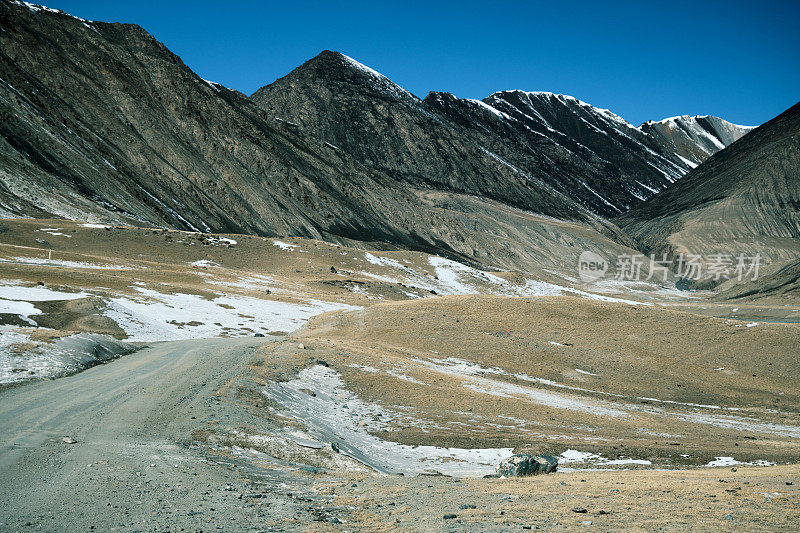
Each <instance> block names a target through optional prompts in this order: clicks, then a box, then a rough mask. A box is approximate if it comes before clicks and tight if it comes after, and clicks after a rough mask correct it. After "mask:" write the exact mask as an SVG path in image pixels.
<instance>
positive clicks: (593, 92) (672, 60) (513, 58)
mask: <svg viewBox="0 0 800 533" xmlns="http://www.w3.org/2000/svg"><path fill="white" fill-rule="evenodd" d="M40 1H41V0H40ZM45 4H46V5H48V6H50V7H53V8H58V9H62V10H64V11H66V12H68V13H71V14H73V15H77V16H80V17H83V18H87V19H92V20H102V21H106V22H131V23H136V24H139V25H141V26H143V27H144V28H145V29H146V30H148V31H149V32H150V33H151V34H153V35H154V36H155V37H156V38H157V39H158V40H160V41H162V42H163V43H164V44H166V45H167V47H169V48H170V49H171V50H172V51H173V52H175V53H176V54H178V55H179V56H181V58H183V60H184V61H185V62H186V64H188V65H189V66H190V67H191V68H192V69H193V70H194V71H195V72H197V73H198V74H199V75H200V76H202V77H204V78H206V79H210V80H212V81H216V82H219V83H222V84H223V85H225V86H227V87H231V88H234V89H238V90H240V91H242V92H244V93H247V94H250V93H252V92H253V91H255V90H256V89H258V88H259V87H261V86H262V85H265V84H268V83H270V82H272V81H274V80H275V79H277V78H279V77H281V76H283V75H285V74H287V73H288V72H289V71H291V70H292V69H293V68H295V67H296V66H298V65H300V64H301V63H302V62H304V61H305V60H307V59H309V58H311V57H313V56H315V55H316V54H317V53H319V52H320V51H321V50H324V49H331V50H338V51H340V52H343V53H345V54H347V55H349V56H352V57H354V58H355V59H358V60H359V61H361V62H362V63H365V64H367V65H369V66H371V67H372V68H374V69H376V70H378V71H379V72H382V73H383V74H385V75H386V76H388V77H389V78H391V79H392V80H393V81H395V82H397V83H399V84H400V85H402V86H403V87H405V88H406V89H408V90H410V91H411V92H413V93H414V94H416V95H417V96H419V97H424V96H425V95H426V94H427V93H428V91H430V90H436V91H448V92H451V93H453V94H455V95H457V96H460V97H466V98H483V97H485V96H488V95H489V94H491V93H493V92H494V91H498V90H505V89H524V90H542V91H553V92H558V93H564V94H569V95H572V96H575V97H578V98H580V99H582V100H585V101H587V102H589V103H591V104H593V105H596V106H598V107H604V108H609V109H611V110H612V111H614V112H615V113H617V114H619V115H621V116H622V117H623V118H625V119H627V120H628V121H630V122H632V123H634V124H636V125H638V124H639V123H641V122H644V121H645V120H648V119H654V120H658V119H661V118H665V117H668V116H674V115H682V114H692V115H693V114H712V115H718V116H721V117H723V118H725V119H728V120H730V121H732V122H735V123H739V124H747V125H751V124H752V125H756V124H760V123H763V122H765V121H766V120H769V119H770V118H772V117H774V116H775V115H777V114H778V113H780V112H782V111H784V110H785V109H786V108H788V107H790V106H791V105H793V104H794V103H796V102H797V101H798V99H800V30H798V24H799V23H800V1H797V0H784V1H769V0H766V1H760V2H757V1H753V2H743V1H738V0H730V1H727V2H723V1H720V2H716V1H714V2H703V1H699V0H698V1H693V2H684V1H671V2H647V1H644V2H642V1H639V2H606V3H604V2H598V1H581V0H573V1H572V2H566V3H565V2H557V1H549V2H521V1H520V2H493V3H488V2H486V3H484V2H470V1H467V0H464V1H460V2H447V1H439V2H392V3H383V2H351V1H340V2H331V1H327V2H317V1H314V2H299V3H294V2H292V1H290V0H289V1H286V0H283V1H281V2H246V1H237V2H219V1H216V2H207V1H203V0H198V1H192V2H188V1H173V2H171V1H163V0H162V1H157V2H154V1H143V2H134V1H131V2H108V1H90V0H85V1H78V0H63V1H62V0H50V1H45Z"/></svg>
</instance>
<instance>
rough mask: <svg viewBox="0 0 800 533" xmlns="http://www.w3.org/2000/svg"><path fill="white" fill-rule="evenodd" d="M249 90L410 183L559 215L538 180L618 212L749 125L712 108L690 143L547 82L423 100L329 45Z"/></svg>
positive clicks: (277, 111)
mask: <svg viewBox="0 0 800 533" xmlns="http://www.w3.org/2000/svg"><path fill="white" fill-rule="evenodd" d="M252 99H253V100H254V101H256V102H257V103H258V104H259V105H260V106H261V107H262V108H264V109H265V110H266V111H267V112H269V113H270V114H272V115H274V116H275V117H280V118H282V119H284V120H291V121H293V122H295V123H297V124H299V125H300V126H301V127H302V128H303V129H304V130H306V131H310V132H313V133H314V134H315V135H318V136H319V137H320V138H323V139H326V140H327V141H328V142H330V143H332V144H335V145H336V146H339V147H341V148H342V149H343V150H345V151H347V152H348V153H349V154H351V155H352V156H353V157H354V158H356V159H357V160H359V161H361V162H363V163H364V164H365V165H367V166H369V167H370V168H374V169H376V170H378V171H380V172H385V173H387V174H390V175H392V176H394V177H397V178H401V179H403V180H404V181H406V182H408V183H411V184H413V185H414V186H415V187H430V188H436V189H442V188H445V189H447V190H452V191H454V192H463V193H467V194H480V195H485V196H488V197H490V198H492V199H495V200H498V201H501V202H504V203H507V204H509V205H513V206H515V207H519V208H521V209H527V210H531V211H536V212H542V213H544V214H548V215H554V216H559V217H562V218H563V217H564V216H569V214H568V213H564V212H563V211H561V210H562V209H563V205H562V204H561V203H560V202H559V203H558V204H555V205H553V208H554V209H548V208H546V207H545V206H543V205H542V196H541V194H540V193H538V191H539V190H540V189H542V188H543V187H544V188H547V189H550V190H555V191H558V193H560V194H562V195H564V196H567V197H569V198H570V199H572V200H575V201H576V202H578V203H579V204H580V205H582V206H584V207H585V208H587V209H589V210H591V211H593V212H595V213H598V214H600V215H603V216H616V215H619V214H621V213H623V212H625V211H627V210H628V209H629V208H630V207H632V206H633V205H637V204H638V203H640V202H641V201H642V200H644V199H646V198H649V197H650V196H652V195H653V194H655V193H656V192H658V191H659V190H661V189H663V188H664V187H666V186H667V185H668V184H669V183H672V182H674V181H676V180H678V179H680V178H681V177H682V176H683V175H684V174H685V173H686V172H687V171H688V170H690V169H691V168H693V166H696V163H697V162H699V161H701V160H703V159H704V158H705V157H707V155H708V154H709V153H713V152H714V151H716V150H718V149H719V147H724V146H725V145H727V144H730V142H733V140H735V139H736V138H739V137H740V136H741V135H743V134H744V133H745V132H746V129H742V130H741V131H740V130H739V129H737V128H739V127H738V126H734V125H731V124H729V123H727V122H725V121H724V120H722V119H717V118H715V117H710V119H711V120H713V121H714V124H718V125H719V131H720V132H722V134H721V135H720V136H719V137H717V136H715V135H716V133H714V132H713V131H712V132H710V133H708V134H707V135H708V136H711V138H713V144H712V145H711V146H710V147H706V144H707V143H708V139H707V138H706V137H703V136H701V135H700V134H698V135H696V138H697V139H698V142H701V143H702V144H701V145H700V146H696V147H695V146H688V147H687V146H684V144H685V143H684V142H683V140H682V139H681V141H680V142H675V141H673V140H672V139H671V138H669V137H666V136H665V135H664V134H661V133H660V130H656V129H655V128H654V129H653V131H658V135H655V134H651V133H650V130H649V129H648V130H645V129H643V128H636V127H634V126H632V125H631V124H629V123H627V122H626V121H625V120H623V119H622V118H620V117H619V116H617V115H615V114H613V113H611V112H610V111H608V110H605V109H599V108H596V107H593V106H591V105H589V104H587V103H585V102H581V101H580V100H577V99H575V98H572V97H570V96H564V95H556V94H553V93H544V92H523V91H504V92H499V93H495V94H493V95H491V96H489V97H488V98H485V99H484V100H483V101H480V100H468V99H459V98H456V97H455V96H453V95H451V94H449V93H430V94H429V95H428V96H427V97H426V98H425V99H424V100H422V101H421V100H419V99H418V98H417V97H416V96H414V95H412V94H411V93H409V92H408V91H406V90H405V89H403V88H402V87H400V86H398V85H397V84H395V83H393V82H391V81H390V80H389V79H388V78H386V77H385V76H383V75H381V74H379V73H377V72H375V71H374V70H372V69H370V68H368V67H366V66H364V65H362V64H360V63H358V62H357V61H355V60H353V59H351V58H349V57H347V56H345V55H342V54H340V53H337V52H331V51H325V52H322V53H321V54H320V55H318V56H317V57H315V58H313V59H311V60H309V61H307V62H306V63H304V64H303V65H301V66H300V67H298V68H297V69H295V70H294V71H292V72H291V73H289V74H288V75H286V76H285V77H283V78H281V79H279V80H277V81H276V82H274V83H272V84H270V85H267V86H265V87H262V88H261V89H259V90H258V91H256V92H255V93H254V94H253V95H252ZM725 125H728V126H730V128H726V127H725ZM703 131H705V130H703ZM684 153H686V154H691V155H690V157H689V158H687V157H685V156H683V154H684ZM520 178H523V180H522V181H520Z"/></svg>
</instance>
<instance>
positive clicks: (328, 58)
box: [298, 50, 420, 104]
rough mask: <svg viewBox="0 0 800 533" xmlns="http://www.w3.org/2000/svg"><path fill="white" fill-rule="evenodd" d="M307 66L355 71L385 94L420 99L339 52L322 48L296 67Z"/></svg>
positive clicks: (416, 101)
mask: <svg viewBox="0 0 800 533" xmlns="http://www.w3.org/2000/svg"><path fill="white" fill-rule="evenodd" d="M307 68H319V70H321V71H324V72H331V70H336V69H338V70H344V71H347V72H350V73H356V74H357V75H358V76H359V77H361V78H362V79H364V80H365V81H367V82H368V83H369V84H370V85H371V87H372V88H373V89H375V90H378V91H379V92H382V93H384V94H386V95H387V96H391V97H393V98H395V99H398V100H400V101H403V102H405V103H415V104H416V103H419V102H420V99H419V98H417V97H416V96H414V95H413V94H412V93H411V92H409V91H407V90H406V89H404V88H403V87H401V86H400V85H398V84H396V83H395V82H393V81H392V80H390V79H389V78H388V77H386V76H384V75H383V74H381V73H380V72H378V71H377V70H375V69H373V68H371V67H368V66H367V65H365V64H363V63H361V62H360V61H357V60H355V59H353V58H352V57H350V56H348V55H345V54H343V53H341V52H337V51H334V50H323V51H322V52H320V53H319V54H317V55H316V56H314V57H313V58H311V59H309V60H308V61H306V62H305V63H304V64H303V65H302V66H300V67H298V70H300V69H307Z"/></svg>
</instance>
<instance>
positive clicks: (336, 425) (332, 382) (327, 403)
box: [264, 365, 513, 477]
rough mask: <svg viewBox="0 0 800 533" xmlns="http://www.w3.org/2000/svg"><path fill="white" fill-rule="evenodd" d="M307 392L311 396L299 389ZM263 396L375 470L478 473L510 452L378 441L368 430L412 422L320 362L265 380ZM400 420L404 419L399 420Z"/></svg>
mask: <svg viewBox="0 0 800 533" xmlns="http://www.w3.org/2000/svg"><path fill="white" fill-rule="evenodd" d="M303 389H305V390H310V391H313V392H314V394H315V396H311V395H310V394H307V393H306V392H304V391H303ZM264 392H265V394H266V395H267V397H269V398H270V399H272V400H273V401H275V402H277V403H279V404H280V405H281V406H282V407H283V408H284V409H285V413H286V414H288V415H289V416H292V417H293V418H295V419H297V420H300V421H302V422H303V423H305V424H306V425H307V427H308V431H309V433H311V434H312V435H313V436H314V438H316V439H317V440H319V441H320V442H323V443H327V442H330V443H336V445H337V446H338V448H339V450H340V452H341V453H343V454H346V455H348V456H350V457H352V458H353V459H356V460H358V461H360V462H362V463H364V464H366V465H368V466H370V467H372V468H374V469H375V470H377V471H379V472H384V473H403V474H406V475H416V474H420V473H422V472H425V471H426V470H428V471H429V470H435V471H438V472H441V473H443V474H446V475H452V476H459V477H463V476H470V477H480V476H483V475H486V474H494V473H495V472H496V466H497V465H498V464H499V463H500V461H502V460H503V459H505V458H506V457H508V456H510V455H511V454H512V453H513V450H512V449H511V448H481V449H464V448H439V447H436V446H407V445H404V444H399V443H396V442H391V441H386V440H383V439H380V438H378V437H376V436H374V435H371V434H370V433H369V431H370V430H372V431H376V430H381V429H382V430H390V429H391V427H389V426H387V424H388V422H389V421H392V420H397V421H401V422H403V423H404V424H409V423H414V421H413V420H408V417H407V416H406V415H400V414H399V413H396V412H393V411H389V410H387V409H384V408H383V407H381V406H380V405H378V404H375V403H368V402H365V401H363V400H361V399H360V398H358V397H357V396H356V395H355V394H353V393H352V392H350V391H348V390H347V389H345V388H344V383H343V382H342V380H341V378H340V376H339V374H338V373H337V372H335V371H334V370H332V369H330V368H327V367H323V366H320V365H317V366H313V367H311V368H306V369H304V370H302V371H301V372H300V373H299V374H298V376H297V378H296V379H294V380H292V381H288V382H283V383H271V384H269V385H268V386H267V388H266V389H265V391H264ZM404 419H405V420H404Z"/></svg>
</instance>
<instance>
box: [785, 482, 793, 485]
mask: <svg viewBox="0 0 800 533" xmlns="http://www.w3.org/2000/svg"><path fill="white" fill-rule="evenodd" d="M786 484H787V485H794V483H792V482H791V481H787V482H786Z"/></svg>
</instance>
